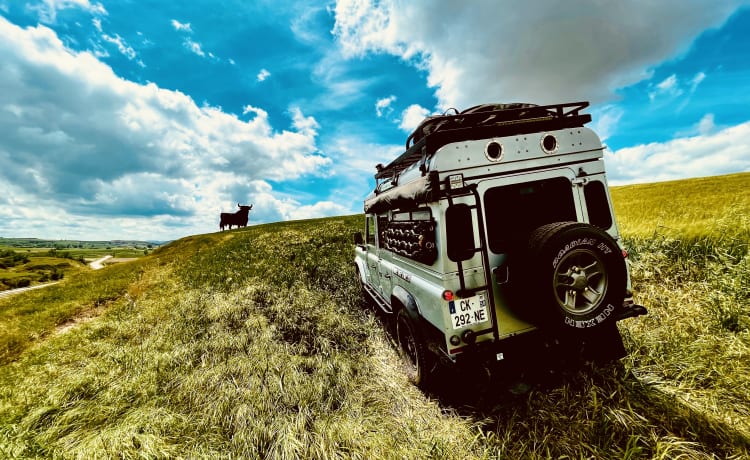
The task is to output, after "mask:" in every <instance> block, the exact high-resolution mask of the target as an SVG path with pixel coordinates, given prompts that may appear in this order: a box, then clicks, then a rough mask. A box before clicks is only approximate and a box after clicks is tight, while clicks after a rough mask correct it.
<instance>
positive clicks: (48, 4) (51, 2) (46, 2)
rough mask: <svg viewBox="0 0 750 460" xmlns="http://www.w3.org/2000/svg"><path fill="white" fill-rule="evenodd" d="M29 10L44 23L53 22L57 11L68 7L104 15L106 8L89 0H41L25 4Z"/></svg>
mask: <svg viewBox="0 0 750 460" xmlns="http://www.w3.org/2000/svg"><path fill="white" fill-rule="evenodd" d="M26 8H27V9H29V10H31V11H36V13H37V14H38V15H39V20H40V21H41V22H43V23H46V24H54V23H55V21H56V20H57V12H58V11H60V10H64V9H68V8H79V9H82V10H84V11H88V12H89V13H91V14H96V15H106V14H107V10H106V9H104V6H103V5H102V4H101V3H98V2H95V3H91V2H90V1H89V0H43V1H42V2H41V3H39V4H37V5H26Z"/></svg>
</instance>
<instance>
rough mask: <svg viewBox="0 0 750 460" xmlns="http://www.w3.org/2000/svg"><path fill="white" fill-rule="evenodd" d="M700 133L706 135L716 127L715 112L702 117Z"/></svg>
mask: <svg viewBox="0 0 750 460" xmlns="http://www.w3.org/2000/svg"><path fill="white" fill-rule="evenodd" d="M697 128H698V134H700V135H702V136H705V135H706V134H711V133H712V132H713V130H714V128H716V124H715V123H714V114H713V113H707V114H706V115H704V116H703V118H701V121H699V122H698V127H697Z"/></svg>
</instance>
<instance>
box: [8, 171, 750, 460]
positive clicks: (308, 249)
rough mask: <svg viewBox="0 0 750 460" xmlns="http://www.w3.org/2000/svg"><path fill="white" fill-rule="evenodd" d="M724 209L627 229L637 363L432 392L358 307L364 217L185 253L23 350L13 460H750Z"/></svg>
mask: <svg viewBox="0 0 750 460" xmlns="http://www.w3.org/2000/svg"><path fill="white" fill-rule="evenodd" d="M716 181H718V182H721V178H718V179H716ZM657 192H658V193H662V194H663V195H664V196H668V195H670V189H669V188H662V189H658V188H657V189H656V191H655V192H652V193H657ZM616 196H617V195H616ZM615 205H616V206H618V203H617V202H615ZM713 209H719V207H718V206H715V207H714V208H713ZM722 212H724V214H722V215H718V214H717V215H716V216H715V218H714V219H713V220H711V222H712V224H711V225H707V226H706V227H705V228H704V229H703V233H701V234H697V233H691V234H689V235H687V236H686V233H680V232H679V231H673V232H671V233H668V234H665V233H663V231H662V230H660V229H661V228H666V227H669V228H673V229H674V228H675V225H674V222H672V221H666V220H664V221H662V222H660V223H659V225H662V224H664V223H666V224H668V225H666V226H664V225H662V226H661V227H659V226H657V225H653V226H652V227H651V228H650V229H649V228H644V230H643V233H642V234H641V233H637V232H636V233H633V234H628V233H627V232H624V233H625V236H626V241H625V242H626V244H627V246H628V247H629V249H630V252H631V256H630V257H629V260H630V266H631V271H632V274H633V283H634V290H635V292H636V300H637V301H639V302H640V303H643V304H644V305H646V306H648V307H649V315H648V316H645V317H640V318H635V319H629V320H626V321H623V322H621V323H620V330H621V332H622V333H623V335H624V338H625V342H626V346H627V349H628V351H629V354H628V356H627V357H626V358H624V359H623V360H622V361H621V363H619V364H613V365H610V366H584V368H582V369H568V368H555V367H553V368H542V367H537V366H530V365H529V366H519V367H518V368H515V369H504V370H496V371H495V372H494V373H493V374H492V375H491V376H489V377H487V378H479V377H477V376H476V375H473V374H472V375H470V374H467V373H450V372H446V373H445V374H444V382H443V383H444V385H443V388H442V389H439V390H438V391H436V392H434V393H430V394H424V393H421V392H420V391H418V390H417V389H416V388H415V387H413V386H412V385H410V384H409V383H408V381H407V379H406V377H405V375H404V373H403V372H402V370H401V367H400V366H401V364H400V361H399V358H398V356H397V353H396V351H395V349H394V347H393V346H392V342H391V339H390V337H389V335H388V334H387V333H386V331H385V329H386V328H385V327H384V324H383V323H382V322H381V321H379V320H378V319H377V318H376V317H375V316H374V315H373V314H372V313H371V310H369V309H368V307H367V305H364V304H363V303H362V301H361V299H360V297H359V291H358V287H357V284H356V283H355V281H354V269H353V266H352V259H353V253H352V244H351V233H352V232H353V231H356V230H359V229H360V227H361V225H362V224H363V219H362V216H350V217H339V218H331V219H318V220H312V221H300V222H289V223H280V224H271V225H263V226H254V227H249V228H246V229H242V230H236V231H231V232H224V233H216V234H210V235H197V236H193V237H189V238H185V239H182V240H179V241H176V242H174V243H172V244H170V245H168V246H166V247H163V248H160V249H159V250H158V251H155V253H154V254H152V255H149V256H148V257H144V258H142V259H140V261H139V262H138V263H137V265H131V264H128V265H122V266H114V267H109V268H107V269H105V270H103V271H102V272H101V274H100V273H99V272H97V273H96V274H94V273H92V274H90V275H88V276H85V277H83V278H81V280H80V283H81V289H82V291H81V292H78V293H75V294H73V293H71V294H69V295H70V296H71V297H70V298H67V297H66V298H67V301H69V302H70V303H76V301H75V300H74V299H75V298H80V300H79V301H78V303H77V305H78V306H79V307H80V306H85V305H93V304H95V303H93V299H94V298H96V297H102V299H106V300H105V301H104V303H103V304H106V305H107V307H106V308H101V309H100V312H101V316H100V317H99V318H97V319H95V320H92V321H90V322H87V323H85V324H82V325H80V326H78V327H76V328H74V329H72V330H70V331H69V332H67V333H62V334H59V333H58V334H55V333H53V332H47V333H45V334H41V336H40V337H38V338H37V339H35V340H32V341H31V342H29V343H28V344H27V346H25V347H24V348H22V349H21V350H20V351H17V352H15V353H14V354H12V355H8V356H9V357H8V358H7V359H6V360H7V361H9V362H7V363H6V364H4V365H2V367H0V457H3V456H4V457H9V458H50V457H53V458H54V457H59V458H99V457H101V458H109V457H118V458H394V459H396V458H398V459H401V458H446V459H454V458H462V459H463V458H628V459H640V458H644V459H645V458H690V459H692V458H736V459H739V458H748V456H750V426H749V425H748V422H747V420H750V395H749V394H748V391H747V389H748V388H749V387H750V385H748V383H749V382H748V380H750V369H748V363H749V362H750V359H748V358H749V356H748V355H749V354H750V332H749V331H748V327H749V326H748V302H747V300H748V292H750V259H748V251H747V240H746V239H745V240H742V238H743V237H742V236H741V235H742V233H741V232H739V233H738V234H735V235H733V236H732V238H727V237H726V236H727V235H726V232H725V231H723V230H720V229H721V228H724V227H721V225H719V224H717V223H718V222H721V220H722V219H725V220H726V219H730V217H726V216H727V215H731V212H729V213H726V212H725V211H722ZM743 213H744V211H741V212H739V214H743ZM745 215H746V214H745ZM618 217H619V220H620V222H621V224H622V223H624V222H627V221H628V219H629V218H630V217H629V215H628V213H627V212H626V211H625V212H621V213H620V215H618ZM739 217H740V218H742V216H741V215H740V216H739ZM731 219H735V218H734V217H731ZM730 226H731V225H730ZM626 227H627V225H624V224H623V228H626ZM688 233H690V232H688ZM743 241H744V242H743ZM129 269H132V270H133V271H131V272H128V270H129ZM113 270H122V271H121V272H117V271H113ZM107 273H109V274H110V275H109V276H111V277H112V281H109V278H107V276H106V274H107ZM71 281H72V280H66V282H67V283H71ZM108 282H111V283H113V284H112V286H111V287H110V288H109V290H107V289H104V285H105V284H106V283H108ZM85 283H89V290H90V291H91V292H92V293H94V292H99V294H96V295H94V294H88V293H87V292H88V291H87V290H86V289H85V288H83V285H84V284H85ZM48 289H53V288H48ZM106 293H109V294H106ZM41 294H43V293H41V292H40V293H38V294H31V293H30V294H26V295H25V296H26V297H24V299H32V298H35V297H32V295H41ZM105 294H106V295H105ZM58 295H61V294H58ZM87 296H88V297H87ZM27 301H28V302H29V303H30V304H34V301H31V300H24V302H27ZM0 302H2V301H0ZM6 302H7V300H6ZM36 302H37V304H38V305H39V306H41V304H40V303H39V302H41V300H37V301H36ZM44 302H45V305H46V306H47V307H51V306H53V305H56V303H57V300H55V299H52V298H48V299H46V300H44ZM63 303H65V302H63ZM7 305H8V304H7V303H0V309H2V308H5V307H7ZM77 308H78V307H77ZM19 315H20V313H19ZM8 327H9V328H14V327H16V326H12V327H11V326H8ZM27 333H28V332H27ZM4 334H5V330H4V331H3V335H4Z"/></svg>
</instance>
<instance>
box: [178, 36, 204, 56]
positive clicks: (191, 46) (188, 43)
mask: <svg viewBox="0 0 750 460" xmlns="http://www.w3.org/2000/svg"><path fill="white" fill-rule="evenodd" d="M183 45H185V48H187V49H188V50H190V52H191V53H193V54H197V55H198V56H200V57H205V56H206V53H205V52H204V51H203V49H201V44H200V43H198V42H196V41H193V40H191V39H189V38H186V39H185V41H184V42H183Z"/></svg>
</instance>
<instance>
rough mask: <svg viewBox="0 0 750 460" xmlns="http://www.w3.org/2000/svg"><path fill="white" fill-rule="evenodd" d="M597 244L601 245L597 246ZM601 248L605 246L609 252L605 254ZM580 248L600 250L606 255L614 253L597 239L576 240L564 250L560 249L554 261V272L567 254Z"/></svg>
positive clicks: (583, 238) (584, 238) (582, 238)
mask: <svg viewBox="0 0 750 460" xmlns="http://www.w3.org/2000/svg"><path fill="white" fill-rule="evenodd" d="M597 243H599V244H598V245H597ZM601 246H604V247H605V248H606V249H607V252H604V251H603V250H602V249H601ZM579 247H591V248H596V249H599V250H600V251H601V252H604V253H605V254H609V253H610V252H612V249H610V248H609V246H607V244H606V243H604V242H601V241H599V240H597V239H596V238H591V237H581V238H576V239H574V240H573V241H571V242H569V243H567V244H566V245H565V247H563V248H562V249H560V251H558V253H557V254H556V255H555V257H554V258H553V259H552V269H553V270H554V269H555V268H557V266H558V265H559V264H560V260H562V258H563V257H565V255H566V254H567V253H569V252H570V251H572V250H574V249H576V248H579Z"/></svg>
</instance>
